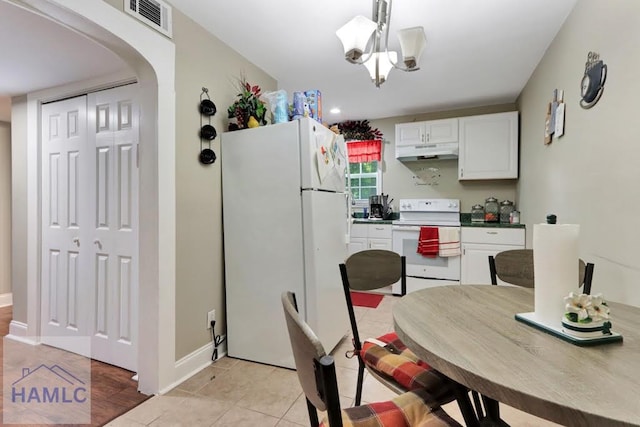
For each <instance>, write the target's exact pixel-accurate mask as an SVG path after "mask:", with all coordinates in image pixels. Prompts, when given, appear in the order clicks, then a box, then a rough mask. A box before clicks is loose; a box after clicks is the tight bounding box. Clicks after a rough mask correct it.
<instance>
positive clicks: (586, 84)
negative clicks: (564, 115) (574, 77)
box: [580, 52, 607, 109]
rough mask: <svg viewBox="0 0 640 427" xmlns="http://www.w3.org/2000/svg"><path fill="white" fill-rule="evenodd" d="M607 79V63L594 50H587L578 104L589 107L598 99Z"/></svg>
mask: <svg viewBox="0 0 640 427" xmlns="http://www.w3.org/2000/svg"><path fill="white" fill-rule="evenodd" d="M606 80H607V65H606V64H605V63H604V62H603V61H602V60H601V59H600V55H599V54H598V53H596V52H589V54H588V55H587V62H586V63H585V64H584V75H583V76H582V81H581V82H580V97H581V99H580V106H581V107H582V108H585V109H587V108H591V107H593V106H594V105H596V103H597V102H598V101H599V100H600V97H601V96H602V92H603V91H604V82H605V81H606Z"/></svg>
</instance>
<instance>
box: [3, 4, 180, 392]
mask: <svg viewBox="0 0 640 427" xmlns="http://www.w3.org/2000/svg"><path fill="white" fill-rule="evenodd" d="M8 1H9V2H11V3H14V4H16V5H21V6H26V7H27V8H29V9H31V10H32V11H34V12H35V13H40V14H42V15H44V16H46V17H48V18H50V19H52V20H54V21H56V22H58V23H60V24H61V25H65V26H67V27H69V28H72V29H74V30H75V31H77V32H78V33H79V34H82V35H84V36H86V37H89V38H91V39H92V40H94V41H96V42H97V43H100V44H101V45H103V46H105V47H107V48H108V49H110V50H111V51H113V52H115V53H116V54H117V55H118V56H120V57H121V58H122V59H123V60H124V61H125V62H127V64H129V65H130V66H131V67H132V68H133V69H134V70H135V73H136V77H137V79H138V82H139V86H140V93H141V97H140V112H141V114H140V117H141V123H140V141H141V142H140V152H141V156H140V188H141V191H140V197H139V205H140V231H139V244H140V254H141V256H140V259H141V261H140V275H139V280H140V298H139V304H138V307H137V310H138V315H139V318H140V322H139V330H138V334H139V337H140V343H139V345H140V351H139V356H138V366H139V370H138V372H139V381H140V383H139V388H140V391H142V392H144V393H157V392H160V391H162V390H163V389H166V388H168V387H169V386H170V385H171V384H172V382H173V381H174V380H175V378H174V370H175V357H174V354H175V332H174V331H175V312H174V311H175V308H174V294H175V166H174V160H173V159H174V155H173V154H174V150H175V131H174V126H175V95H174V63H175V59H174V58H175V51H174V45H173V43H172V42H171V41H170V40H168V39H166V38H165V37H163V36H161V35H159V34H155V33H154V32H153V31H150V30H149V29H147V28H143V27H142V26H140V25H139V23H137V22H135V21H133V20H131V19H129V18H128V17H127V16H125V15H124V14H123V13H122V12H120V11H118V10H116V9H115V8H113V7H111V6H110V5H108V4H107V3H105V2H85V1H74V0H24V1H18V0H8ZM54 95H55V94H54V93H53V92H43V93H37V94H29V95H28V96H27V101H26V105H25V107H24V108H25V117H26V118H25V123H24V124H23V125H24V129H25V132H24V133H25V135H24V139H25V144H26V146H27V150H26V160H27V161H26V169H27V170H26V187H25V190H26V191H24V193H25V199H26V205H27V212H28V215H27V219H26V224H25V225H26V226H25V227H23V229H19V230H16V229H15V227H14V233H15V232H16V231H18V232H20V235H21V237H24V238H25V239H26V241H27V250H26V257H25V258H26V259H24V262H25V264H26V265H27V279H26V282H27V283H26V284H25V287H24V289H21V291H20V292H15V291H14V305H16V304H17V305H20V304H22V305H24V306H26V318H25V319H18V320H16V321H13V322H12V324H11V332H10V333H11V334H12V335H14V336H16V337H18V338H21V339H23V340H27V341H29V340H31V341H33V340H37V337H38V336H39V328H38V324H39V315H40V314H39V302H40V292H41V289H40V283H39V272H40V259H39V251H40V242H39V239H38V236H39V220H40V219H39V215H38V212H39V209H38V206H39V200H38V195H39V188H38V182H39V167H38V165H39V164H40V159H39V157H38V153H39V151H38V144H39V138H38V130H37V129H38V115H39V108H40V105H41V103H42V102H43V100H45V99H46V98H47V97H49V96H54ZM58 95H59V94H58ZM160 189H162V191H160ZM13 262H14V263H16V262H18V260H16V259H14V260H13ZM15 286H17V284H14V287H15ZM30 337H32V338H30Z"/></svg>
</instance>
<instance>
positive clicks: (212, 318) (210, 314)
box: [207, 310, 216, 329]
mask: <svg viewBox="0 0 640 427" xmlns="http://www.w3.org/2000/svg"><path fill="white" fill-rule="evenodd" d="M215 320H216V311H215V310H211V311H210V312H208V313H207V329H211V322H212V321H215Z"/></svg>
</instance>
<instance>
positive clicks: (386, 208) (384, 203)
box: [369, 193, 391, 219]
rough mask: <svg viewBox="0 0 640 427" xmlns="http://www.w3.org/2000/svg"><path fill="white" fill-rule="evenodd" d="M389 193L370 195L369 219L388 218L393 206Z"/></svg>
mask: <svg viewBox="0 0 640 427" xmlns="http://www.w3.org/2000/svg"><path fill="white" fill-rule="evenodd" d="M388 199H389V195H388V194H384V193H383V194H380V195H375V196H370V197H369V212H371V213H370V214H369V219H387V218H388V217H389V216H390V214H391V206H390V205H389V202H388Z"/></svg>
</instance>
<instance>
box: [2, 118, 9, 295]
mask: <svg viewBox="0 0 640 427" xmlns="http://www.w3.org/2000/svg"><path fill="white" fill-rule="evenodd" d="M9 292H11V124H10V123H7V122H0V294H6V293H9Z"/></svg>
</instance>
